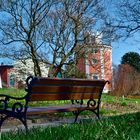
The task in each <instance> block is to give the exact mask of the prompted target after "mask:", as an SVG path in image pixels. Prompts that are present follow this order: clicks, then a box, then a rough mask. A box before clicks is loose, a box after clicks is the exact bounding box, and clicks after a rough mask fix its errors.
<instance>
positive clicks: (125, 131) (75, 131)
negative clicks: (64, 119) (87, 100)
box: [2, 112, 140, 140]
mask: <svg viewBox="0 0 140 140" xmlns="http://www.w3.org/2000/svg"><path fill="white" fill-rule="evenodd" d="M139 139H140V112H139V113H133V114H125V115H120V116H112V117H108V118H104V119H102V120H100V121H99V120H88V121H83V122H80V123H75V124H64V125H60V126H57V127H54V126H52V127H51V126H50V127H42V128H41V127H40V128H34V129H32V130H30V131H29V132H28V133H27V134H26V133H25V132H24V131H20V130H19V131H17V132H7V133H2V140H139Z"/></svg>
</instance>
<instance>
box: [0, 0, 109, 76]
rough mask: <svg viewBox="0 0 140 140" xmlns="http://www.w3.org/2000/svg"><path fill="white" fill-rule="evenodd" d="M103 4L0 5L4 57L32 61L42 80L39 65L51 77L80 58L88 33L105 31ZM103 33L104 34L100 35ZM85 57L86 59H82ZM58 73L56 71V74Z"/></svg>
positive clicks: (16, 1)
mask: <svg viewBox="0 0 140 140" xmlns="http://www.w3.org/2000/svg"><path fill="white" fill-rule="evenodd" d="M104 8H105V7H104V0H61V1H59V0H52V1H51V0H36V1H34V0H28V1H27V0H5V1H3V3H2V5H1V10H0V14H1V17H2V16H5V18H0V32H1V33H0V35H1V38H0V42H1V44H2V45H3V46H1V48H2V49H3V52H4V53H0V54H1V55H3V56H5V57H10V58H14V59H18V60H19V59H21V60H22V59H23V60H24V59H29V58H31V59H32V61H33V63H34V73H35V75H37V76H41V69H40V66H39V61H42V62H44V63H50V64H51V70H50V71H51V73H52V76H56V75H57V73H58V72H59V71H60V70H61V68H62V67H63V66H64V65H66V64H69V63H72V62H73V63H74V61H70V60H71V59H73V60H74V59H75V55H76V56H77V58H78V57H79V58H80V57H81V56H82V54H81V53H80V52H81V49H84V48H83V46H82V45H79V44H80V43H82V42H84V41H85V40H86V38H87V36H86V34H85V33H86V32H91V31H95V32H96V31H100V32H103V31H105V28H106V27H105V26H104V20H105V19H106V18H107V15H106V12H105V9H104ZM101 30H102V31H101ZM82 57H83V56H82ZM54 69H55V71H53V70H54Z"/></svg>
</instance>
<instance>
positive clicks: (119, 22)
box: [108, 0, 140, 38]
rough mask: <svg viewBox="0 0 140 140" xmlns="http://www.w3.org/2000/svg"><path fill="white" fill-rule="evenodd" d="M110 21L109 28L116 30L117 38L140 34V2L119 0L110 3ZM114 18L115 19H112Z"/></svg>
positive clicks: (137, 0)
mask: <svg viewBox="0 0 140 140" xmlns="http://www.w3.org/2000/svg"><path fill="white" fill-rule="evenodd" d="M112 3H113V4H112V5H113V7H112V8H113V9H114V11H113V12H112V13H113V14H112V21H110V22H109V23H108V25H109V26H112V27H115V28H116V33H117V35H118V36H119V37H124V38H128V37H130V36H132V35H134V34H135V33H139V32H140V1H139V0H119V1H114V2H113V1H112ZM114 16H115V17H114Z"/></svg>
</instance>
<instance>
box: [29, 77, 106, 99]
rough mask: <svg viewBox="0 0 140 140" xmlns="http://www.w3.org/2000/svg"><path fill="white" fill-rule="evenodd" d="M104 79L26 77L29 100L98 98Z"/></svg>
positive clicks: (104, 82)
mask: <svg viewBox="0 0 140 140" xmlns="http://www.w3.org/2000/svg"><path fill="white" fill-rule="evenodd" d="M106 82H108V81H105V80H88V79H66V78H64V79H63V78H61V79H60V78H39V77H29V78H28V79H27V86H28V89H27V91H28V93H29V94H30V101H46V100H80V99H97V98H100V96H101V94H102V91H103V88H104V86H105V84H106Z"/></svg>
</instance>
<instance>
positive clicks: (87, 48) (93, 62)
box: [77, 35, 112, 92]
mask: <svg viewBox="0 0 140 140" xmlns="http://www.w3.org/2000/svg"><path fill="white" fill-rule="evenodd" d="M83 48H84V49H83V50H84V52H85V57H82V58H80V59H79V61H78V64H77V67H78V69H79V70H80V71H81V72H83V73H85V75H86V77H87V78H88V79H105V80H109V81H110V83H111V84H109V85H106V86H105V88H104V91H105V92H108V91H111V88H112V47H111V46H110V45H106V44H104V43H103V42H102V36H101V35H98V36H95V35H90V36H88V38H87V40H86V41H85V42H84V44H83Z"/></svg>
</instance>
